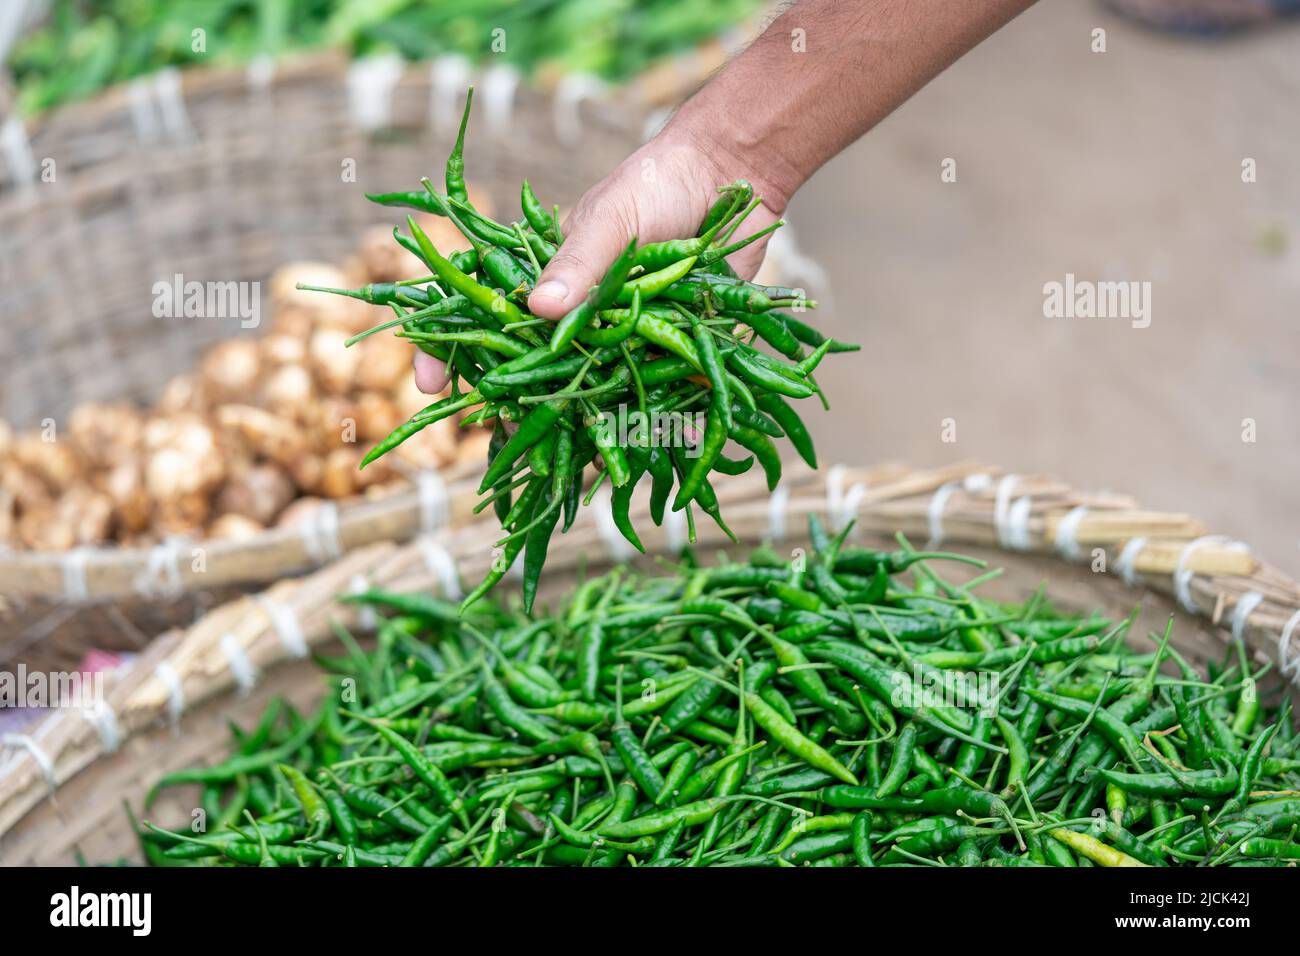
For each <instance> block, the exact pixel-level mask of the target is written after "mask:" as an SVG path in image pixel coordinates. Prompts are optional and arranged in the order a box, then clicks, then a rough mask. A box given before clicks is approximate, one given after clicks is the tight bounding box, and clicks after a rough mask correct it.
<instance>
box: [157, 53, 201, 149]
mask: <svg viewBox="0 0 1300 956" xmlns="http://www.w3.org/2000/svg"><path fill="white" fill-rule="evenodd" d="M153 85H154V93H155V95H156V96H157V97H158V112H159V114H160V115H161V116H162V123H163V129H165V130H166V131H167V133H168V135H169V136H171V138H172V139H174V140H176V141H178V142H183V143H187V142H191V141H192V140H194V139H195V136H194V127H193V125H191V123H190V114H189V112H188V111H187V110H186V109H185V93H184V89H183V88H182V86H181V71H180V70H178V69H176V67H174V66H168V67H164V68H163V69H161V70H159V71H158V73H157V74H156V75H155V76H154V84H153Z"/></svg>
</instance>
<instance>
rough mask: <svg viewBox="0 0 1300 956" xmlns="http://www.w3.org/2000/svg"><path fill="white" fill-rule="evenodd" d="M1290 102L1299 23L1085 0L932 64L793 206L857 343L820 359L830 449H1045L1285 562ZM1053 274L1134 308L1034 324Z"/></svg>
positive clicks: (1297, 399) (1051, 2) (801, 236)
mask: <svg viewBox="0 0 1300 956" xmlns="http://www.w3.org/2000/svg"><path fill="white" fill-rule="evenodd" d="M1095 27H1103V28H1105V30H1106V46H1107V50H1106V52H1105V53H1093V52H1091V51H1090V49H1089V47H1090V43H1091V41H1092V30H1093V29H1094V28H1095ZM1297 102H1300V23H1291V24H1289V25H1287V26H1284V27H1279V28H1277V29H1276V30H1273V31H1270V32H1267V33H1262V34H1255V35H1250V36H1246V37H1241V38H1236V39H1231V40H1226V41H1218V42H1213V41H1203V40H1184V39H1173V38H1167V37H1164V36H1159V35H1155V34H1152V33H1150V32H1147V31H1145V30H1141V29H1139V28H1136V27H1133V26H1131V25H1129V24H1128V23H1126V22H1124V21H1122V20H1119V19H1117V18H1116V17H1114V16H1113V15H1110V14H1108V13H1106V12H1105V11H1103V10H1102V9H1101V8H1100V7H1099V6H1098V5H1096V4H1094V3H1092V2H1084V0H1044V2H1043V3H1041V4H1040V5H1039V6H1038V7H1036V8H1034V9H1032V10H1030V11H1029V12H1028V13H1027V14H1025V15H1024V16H1023V17H1021V18H1020V19H1019V20H1017V21H1016V22H1014V23H1013V24H1011V25H1010V26H1009V27H1008V28H1006V29H1005V30H1004V31H1002V32H1001V33H1000V34H998V35H997V36H995V37H993V38H992V39H990V40H989V41H987V42H986V43H985V44H984V45H982V46H981V47H979V48H978V49H976V50H975V51H973V52H972V53H971V54H969V55H968V56H967V57H966V58H965V59H963V60H962V61H961V62H959V63H958V64H956V65H955V66H954V67H952V68H951V69H950V70H949V71H948V72H947V73H946V74H944V75H943V76H941V77H939V79H938V80H936V81H935V82H934V83H933V84H931V86H929V87H928V88H927V89H925V90H923V91H922V92H921V93H920V94H919V95H918V96H916V97H915V98H914V99H913V100H912V101H911V102H909V103H907V104H906V105H905V106H904V107H903V108H902V109H901V110H899V111H898V112H897V113H896V114H895V115H894V116H892V117H891V118H890V119H889V120H887V121H886V122H885V123H884V124H883V125H881V126H880V127H879V128H877V129H876V130H875V131H873V132H872V133H870V134H869V135H868V136H866V137H865V138H864V139H863V140H861V141H860V142H858V143H857V144H856V145H855V146H853V147H852V148H851V149H849V150H847V151H846V152H845V153H844V154H842V155H841V156H839V157H838V158H837V159H836V160H835V161H834V162H832V163H831V164H830V165H828V166H827V167H826V168H825V169H823V170H822V171H821V172H820V173H819V174H818V175H817V176H816V178H815V179H814V180H813V181H812V182H810V183H809V184H808V186H807V187H806V188H805V189H804V190H803V192H802V193H800V195H799V196H797V197H796V199H795V202H794V204H793V206H792V209H791V213H790V220H791V223H792V226H793V230H794V232H795V233H796V235H797V237H798V245H799V247H800V249H801V250H802V251H803V252H804V253H806V254H807V255H809V256H810V257H811V258H812V259H813V260H815V261H816V262H817V263H818V264H819V265H820V266H821V267H822V268H824V269H825V270H826V271H827V272H828V273H829V276H830V280H831V286H832V289H833V291H834V298H835V307H834V311H833V312H831V313H828V314H826V315H824V316H823V319H824V324H825V325H826V326H827V327H828V328H829V329H830V330H832V331H833V332H834V334H836V335H838V336H840V337H843V338H849V339H852V340H854V341H858V342H861V343H862V344H863V347H864V350H863V352H862V353H861V354H862V356H863V360H862V361H859V362H856V363H854V362H852V361H846V360H844V359H841V360H839V361H834V357H833V356H832V360H831V361H828V362H827V363H826V365H825V366H824V367H823V372H822V373H821V374H822V381H823V385H824V386H825V388H826V391H827V393H828V394H829V395H830V396H831V397H832V402H833V410H832V413H831V414H829V415H817V414H814V415H813V417H812V419H811V422H812V423H813V426H814V429H815V436H816V439H817V443H818V447H819V448H820V449H824V451H823V454H824V456H825V458H826V460H827V462H828V463H829V462H830V461H833V460H840V461H855V462H856V461H876V460H883V459H888V458H896V459H900V460H904V461H908V462H913V463H917V464H923V465H933V464H939V463H943V462H948V461H953V460H957V459H977V460H981V461H986V462H990V463H995V464H999V465H1002V466H1004V467H1006V468H1008V469H1011V470H1014V471H1020V472H1025V471H1047V472H1051V473H1054V474H1057V475H1059V476H1061V477H1062V478H1064V479H1066V480H1069V481H1071V482H1073V483H1075V484H1076V485H1077V486H1079V487H1081V488H1092V489H1100V488H1108V489H1113V490H1117V491H1126V492H1129V493H1131V494H1133V495H1135V496H1137V497H1138V498H1139V500H1140V501H1142V502H1143V503H1144V504H1145V505H1147V506H1149V507H1152V508H1160V509H1163V510H1170V511H1185V512H1187V513H1190V514H1194V515H1196V516H1198V517H1200V518H1201V519H1202V520H1203V521H1204V522H1206V523H1207V525H1209V527H1210V528H1211V530H1213V531H1216V532H1222V533H1226V534H1231V535H1234V536H1236V537H1239V538H1240V539H1241V540H1244V541H1247V542H1249V543H1251V544H1252V545H1253V546H1254V547H1255V549H1256V551H1257V552H1258V553H1259V554H1260V555H1261V556H1263V557H1265V558H1267V559H1269V560H1271V561H1273V562H1274V563H1276V564H1278V565H1279V566H1281V567H1282V568H1284V569H1285V570H1288V571H1290V572H1292V573H1296V572H1300V521H1297V519H1298V518H1300V295H1298V293H1300V202H1298V201H1300V179H1298V178H1297V176H1296V171H1297V166H1296V150H1297V147H1298V146H1300V110H1297V109H1296V103H1297ZM946 158H952V159H954V160H955V161H956V173H957V180H956V182H951V183H945V182H942V181H941V179H940V172H941V164H942V162H943V161H944V160H945V159H946ZM1246 158H1251V159H1254V161H1255V165H1256V169H1257V181H1256V182H1254V183H1243V181H1242V162H1243V159H1246ZM1067 273H1072V274H1074V275H1075V276H1076V277H1077V278H1078V279H1079V280H1085V279H1087V280H1094V281H1105V280H1122V281H1138V282H1150V283H1151V313H1150V316H1151V321H1150V325H1149V327H1147V328H1135V327H1134V326H1133V323H1132V322H1130V321H1128V320H1126V319H1122V318H1119V319H1116V318H1087V319H1085V318H1054V319H1048V318H1045V317H1044V314H1043V303H1044V294H1043V286H1044V284H1045V283H1048V282H1053V281H1055V282H1065V277H1066V274H1067ZM948 418H951V419H953V420H955V427H956V439H957V440H956V441H955V442H953V443H945V442H944V441H943V440H942V437H943V436H942V431H941V430H942V422H943V420H944V419H948ZM1245 419H1251V420H1253V422H1254V432H1255V435H1254V437H1255V441H1253V442H1249V441H1243V434H1246V437H1250V436H1249V434H1248V430H1249V428H1250V426H1249V424H1246V425H1245V426H1243V420H1245Z"/></svg>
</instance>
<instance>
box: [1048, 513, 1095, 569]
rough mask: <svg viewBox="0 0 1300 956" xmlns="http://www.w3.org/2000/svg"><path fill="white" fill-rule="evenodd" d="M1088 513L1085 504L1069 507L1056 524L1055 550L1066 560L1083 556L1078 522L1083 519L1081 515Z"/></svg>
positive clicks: (1073, 559) (1075, 559) (1074, 559)
mask: <svg viewBox="0 0 1300 956" xmlns="http://www.w3.org/2000/svg"><path fill="white" fill-rule="evenodd" d="M1087 513H1088V506H1087V505H1078V506H1076V507H1074V508H1071V509H1070V510H1069V512H1068V513H1067V514H1066V516H1065V517H1064V518H1062V519H1061V523H1060V524H1058V525H1057V526H1056V550H1057V551H1059V552H1060V553H1061V556H1062V557H1063V558H1065V559H1066V560H1067V561H1078V560H1079V559H1080V558H1082V557H1083V549H1082V548H1080V547H1079V539H1078V537H1077V535H1078V533H1079V523H1080V522H1081V521H1083V516H1084V515H1086V514H1087Z"/></svg>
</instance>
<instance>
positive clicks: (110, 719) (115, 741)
mask: <svg viewBox="0 0 1300 956" xmlns="http://www.w3.org/2000/svg"><path fill="white" fill-rule="evenodd" d="M81 716H82V717H84V718H86V721H87V722H88V723H89V724H91V725H92V726H93V727H94V728H95V730H97V731H98V732H99V742H100V743H101V744H103V745H104V753H109V754H111V753H116V752H117V748H118V747H119V746H120V745H121V743H122V735H121V732H120V731H119V730H118V726H117V716H116V715H115V714H114V713H113V709H112V708H111V707H109V706H108V704H107V703H106V702H105V701H102V700H101V701H100V702H99V703H98V704H96V705H95V706H94V707H93V708H86V709H83V710H82V712H81Z"/></svg>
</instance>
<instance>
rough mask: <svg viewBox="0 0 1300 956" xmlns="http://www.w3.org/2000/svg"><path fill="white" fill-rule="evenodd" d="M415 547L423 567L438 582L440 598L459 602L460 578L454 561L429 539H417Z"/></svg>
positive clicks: (461, 594) (448, 552)
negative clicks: (422, 561)
mask: <svg viewBox="0 0 1300 956" xmlns="http://www.w3.org/2000/svg"><path fill="white" fill-rule="evenodd" d="M416 547H418V548H419V549H420V556H421V557H422V558H424V566H425V567H426V568H428V569H429V573H430V574H432V575H433V576H434V577H435V578H437V580H438V584H439V586H440V588H441V590H442V596H443V597H445V598H446V599H447V600H449V601H459V600H460V599H461V598H462V597H464V594H463V593H462V592H461V589H460V577H459V576H458V575H457V574H456V559H455V558H453V557H452V556H451V552H450V551H448V550H447V549H446V548H445V547H443V545H442V544H441V543H440V542H438V541H435V540H433V539H432V538H429V537H422V538H419V539H417V541H416Z"/></svg>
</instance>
